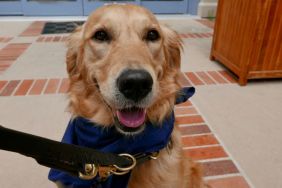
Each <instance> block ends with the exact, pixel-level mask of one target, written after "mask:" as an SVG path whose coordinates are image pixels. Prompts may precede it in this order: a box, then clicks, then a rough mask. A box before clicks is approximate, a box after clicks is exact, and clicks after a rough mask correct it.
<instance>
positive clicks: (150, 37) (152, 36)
mask: <svg viewBox="0 0 282 188" xmlns="http://www.w3.org/2000/svg"><path fill="white" fill-rule="evenodd" d="M159 38H160V35H159V32H158V31H157V30H155V29H152V30H149V31H148V32H147V35H146V37H145V39H146V40H147V41H151V42H154V41H156V40H158V39H159Z"/></svg>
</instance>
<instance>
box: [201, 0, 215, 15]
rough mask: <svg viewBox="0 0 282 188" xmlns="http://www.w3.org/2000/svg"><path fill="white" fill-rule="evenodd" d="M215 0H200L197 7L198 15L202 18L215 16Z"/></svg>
mask: <svg viewBox="0 0 282 188" xmlns="http://www.w3.org/2000/svg"><path fill="white" fill-rule="evenodd" d="M216 8H217V0H201V1H200V3H199V7H198V15H199V16H200V17H203V18H207V17H215V15H216Z"/></svg>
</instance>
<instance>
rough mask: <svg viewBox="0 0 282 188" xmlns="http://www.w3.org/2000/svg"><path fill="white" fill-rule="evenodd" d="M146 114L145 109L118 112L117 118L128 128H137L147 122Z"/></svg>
mask: <svg viewBox="0 0 282 188" xmlns="http://www.w3.org/2000/svg"><path fill="white" fill-rule="evenodd" d="M145 115H146V112H145V110H143V109H136V110H121V111H120V110H118V111H117V117H118V120H119V121H120V123H122V124H123V125H124V126H126V127H131V128H137V127H139V126H141V125H142V124H143V123H144V121H145Z"/></svg>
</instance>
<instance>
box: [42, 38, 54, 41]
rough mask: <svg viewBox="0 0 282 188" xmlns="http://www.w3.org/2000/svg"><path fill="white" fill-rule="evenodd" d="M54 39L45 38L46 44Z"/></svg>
mask: <svg viewBox="0 0 282 188" xmlns="http://www.w3.org/2000/svg"><path fill="white" fill-rule="evenodd" d="M52 38H53V37H45V41H44V42H51V41H52Z"/></svg>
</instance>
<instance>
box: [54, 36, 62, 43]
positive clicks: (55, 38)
mask: <svg viewBox="0 0 282 188" xmlns="http://www.w3.org/2000/svg"><path fill="white" fill-rule="evenodd" d="M60 39H61V37H60V36H55V37H54V39H53V42H58V41H60Z"/></svg>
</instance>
